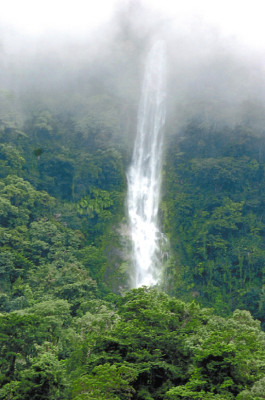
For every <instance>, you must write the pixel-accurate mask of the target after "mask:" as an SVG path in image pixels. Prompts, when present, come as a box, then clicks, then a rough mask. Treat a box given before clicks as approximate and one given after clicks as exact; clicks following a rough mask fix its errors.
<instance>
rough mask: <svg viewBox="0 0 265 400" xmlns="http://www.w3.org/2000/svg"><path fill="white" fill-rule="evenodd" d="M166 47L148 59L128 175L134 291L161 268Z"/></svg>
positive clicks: (155, 48) (156, 276)
mask: <svg viewBox="0 0 265 400" xmlns="http://www.w3.org/2000/svg"><path fill="white" fill-rule="evenodd" d="M165 86H166V85H165V44H164V42H163V41H158V42H156V43H155V44H154V45H153V47H152V49H151V51H150V53H149V55H148V58H147V63H146V69H145V76H144V82H143V87H142V93H141V99H140V103H139V109H138V120H137V135H136V140H135V145H134V151H133V157H132V164H131V166H130V168H129V171H128V198H127V203H128V215H129V223H130V230H131V237H132V259H133V266H134V276H133V279H132V280H133V282H132V286H133V287H140V286H143V285H147V286H152V285H155V284H156V283H157V282H158V280H159V271H160V266H161V265H160V264H161V257H160V253H161V251H160V241H161V238H162V233H161V232H160V230H159V227H158V208H159V200H160V187H161V163H162V145H163V127H164V124H165V116H166V110H165V94H166V93H165Z"/></svg>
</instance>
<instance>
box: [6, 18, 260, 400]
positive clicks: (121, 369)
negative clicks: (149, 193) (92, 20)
mask: <svg viewBox="0 0 265 400" xmlns="http://www.w3.org/2000/svg"><path fill="white" fill-rule="evenodd" d="M122 21H123V19H122ZM125 22H126V21H125ZM137 29H138V27H137ZM118 34H119V35H120V37H119V38H118V39H117V37H116V38H115V41H114V44H113V43H112V46H111V48H108V49H107V50H106V48H105V50H104V51H105V53H104V51H102V53H101V54H100V55H99V54H97V55H95V54H94V53H93V51H91V53H89V54H88V55H87V54H86V55H85V56H84V55H83V53H82V51H83V50H82V49H81V50H82V51H80V53H78V51H76V50H73V48H70V50H69V49H67V51H68V52H69V54H70V56H69V59H67V60H66V59H64V62H62V60H63V57H62V55H61V54H60V53H59V54H56V55H54V54H53V55H50V56H49V57H47V55H46V54H45V52H44V53H43V54H41V55H40V54H38V56H37V57H36V59H29V60H27V59H25V61H24V64H23V63H21V65H20V64H19V67H18V69H16V67H12V65H13V64H12V63H10V65H11V66H10V65H7V66H6V68H3V76H4V78H3V79H2V75H1V76H0V89H1V90H0V242H1V248H0V399H1V400H41V399H43V400H67V399H69V400H71V399H72V400H107V399H109V400H125V399H135V400H181V399H182V400H204V399H206V400H207V399H208V400H229V399H231V400H232V399H237V400H261V399H265V333H264V329H265V317H264V312H265V282H264V279H265V270H264V264H265V239H264V235H265V213H264V209H265V207H264V206H265V129H264V126H265V125H264V123H265V121H264V115H265V114H264V106H263V103H262V102H260V101H259V100H255V99H254V100H252V99H251V98H250V97H248V96H245V98H247V101H245V102H243V101H242V102H241V100H242V96H241V94H240V93H239V92H236V93H237V95H238V103H237V104H236V105H233V107H234V108H233V107H232V106H231V107H230V106H227V104H226V106H225V105H224V98H223V97H222V96H223V92H222V91H219V92H218V90H217V89H218V85H217V84H216V82H219V83H220V87H221V86H222V87H223V83H224V82H225V81H227V80H228V78H229V79H231V76H232V75H231V74H232V72H231V71H233V69H235V70H236V72H237V71H239V67H238V65H237V64H236V63H234V62H232V61H231V58H229V57H226V58H225V61H223V63H222V62H221V58H220V57H219V59H218V61H216V57H213V59H212V60H207V61H209V67H208V70H207V71H208V72H209V71H217V72H216V75H217V76H218V79H216V76H215V75H214V73H213V76H212V77H211V76H210V74H207V71H206V72H205V68H206V67H205V65H203V68H202V69H203V71H204V78H203V79H205V81H207V82H208V81H209V80H211V79H212V86H211V82H210V84H209V85H208V86H207V90H208V91H210V92H211V93H212V92H215V96H216V97H215V100H216V98H217V97H218V96H219V98H218V99H217V100H218V101H216V103H214V101H213V99H212V98H211V97H209V99H208V100H207V101H206V100H205V98H206V97H207V96H208V94H209V93H208V92H207V93H206V94H205V98H204V100H203V99H201V98H199V99H196V98H195V95H194V98H193V99H192V101H193V102H191V99H190V98H189V99H188V104H184V100H183V102H182V100H181V99H182V97H181V96H183V91H182V89H183V87H182V86H181V83H182V82H183V85H184V84H186V83H185V81H184V80H183V79H182V80H181V79H177V78H178V73H179V72H175V75H174V74H173V72H172V71H173V69H174V68H173V67H171V70H170V68H169V75H170V76H169V83H168V86H169V87H170V91H169V92H170V93H169V96H168V118H167V125H166V129H165V143H164V161H163V190H162V198H161V206H160V211H159V212H160V223H161V229H162V231H163V233H164V234H165V237H166V238H167V240H165V243H164V248H163V249H162V251H163V254H164V264H163V267H162V276H161V284H160V285H159V286H158V287H151V288H148V287H141V288H138V289H130V284H129V282H130V269H131V262H130V247H131V244H130V237H129V232H128V222H127V215H126V207H125V203H126V191H127V182H126V172H127V170H128V166H129V163H130V160H131V153H132V146H133V140H134V137H135V127H136V114H137V102H138V99H139V91H140V89H139V88H140V84H141V83H140V82H141V67H142V65H143V60H144V55H145V53H146V49H147V47H148V45H149V42H148V40H146V37H145V38H144V40H142V38H141V36H140V35H139V34H138V36H137V34H136V31H133V32H131V31H130V26H129V25H128V24H127V23H123V24H122V23H120V32H119V33H118ZM132 37H133V40H132ZM121 38H122V40H121ZM174 46H175V44H174ZM174 46H173V47H174ZM185 46H186V47H185ZM106 47H107V46H106ZM169 47H170V46H169ZM91 48H93V46H91ZM186 48H187V43H184V44H183V49H184V54H185V57H186V58H187V59H188V57H187V54H186ZM180 49H181V46H180ZM169 50H170V49H169ZM75 51H76V52H75ZM170 51H171V55H170V56H171V57H172V53H173V50H172V48H171V50H170ZM174 51H175V47H174ZM0 53H1V52H0ZM67 54H68V53H67ZM42 57H43V58H45V63H43V59H42ZM60 57H61V58H60ZM82 57H83V58H84V59H85V60H86V62H87V63H83V64H82V63H80V65H81V66H80V67H79V69H78V68H77V65H79V62H80V60H83V58H82ZM86 57H88V58H89V62H88V61H87V59H86ZM182 57H183V55H182ZM90 58H91V59H90ZM58 60H59V61H58ZM65 60H66V61H65ZM110 60H111V62H110ZM135 60H136V61H135ZM188 61H189V60H188ZM27 62H28V64H27ZM75 62H76V64H75ZM186 62H187V60H186ZM34 65H35V69H34ZM36 65H37V66H36ZM90 65H93V68H91V67H90ZM187 65H188V68H189V73H190V78H189V79H190V81H192V78H191V76H193V75H194V79H195V75H196V74H197V73H199V72H198V71H197V70H196V71H195V70H194V71H195V72H196V74H195V73H194V74H193V72H194V71H193V70H192V66H191V65H190V64H189V62H187ZM217 65H218V68H217ZM174 66H175V64H174ZM12 68H13V70H12ZM194 68H195V67H194ZM196 68H197V67H196ZM240 68H241V67H240ZM183 69H185V68H184V67H183ZM10 70H11V72H10ZM179 70H180V66H178V69H177V68H176V71H179ZM18 71H19V72H18ZM21 71H22V72H21ZM242 71H243V72H242ZM200 73H201V72H200ZM240 73H241V74H243V75H244V74H245V75H244V76H247V73H246V71H245V70H244V69H242V68H241V69H240ZM9 74H11V75H12V74H13V75H12V79H11V78H10V80H11V81H12V82H11V83H12V84H10V85H9V87H8V88H7V89H2V87H3V88H4V87H6V86H8V85H7V84H4V83H5V82H8V76H9ZM19 74H20V75H19ZM34 74H35V75H34ZM62 74H64V76H63V78H62V77H61V75H62ZM22 75H23V77H22V78H21V76H22ZM36 76H37V77H38V78H36ZM14 77H15V79H14ZM203 79H202V78H201V81H200V82H203ZM231 80H232V79H231ZM246 80H247V79H246ZM176 81H177V82H179V83H178V85H177V86H176V85H175V82H176ZM14 82H15V83H14ZM36 82H37V83H36ZM213 82H214V83H213ZM219 83H218V84H219ZM12 85H13V86H12ZM174 85H175V86H176V87H175V86H174ZM198 85H199V84H198ZM216 85H217V86H216ZM240 85H241V83H240ZM201 86H202V87H204V86H205V85H204V84H203V83H201ZM215 89H216V90H215ZM197 90H198V92H200V90H201V88H197ZM255 90H256V88H255ZM194 92H195V91H194ZM239 94H240V95H239ZM206 95H207V96H206ZM191 97H192V96H191ZM235 97H236V95H235ZM176 99H177V100H176ZM185 99H186V100H187V97H186V98H185ZM196 101H197V102H199V103H200V106H199V107H198V104H197V103H196ZM231 102H232V100H231ZM182 103H183V104H182ZM234 103H235V102H234ZM220 104H222V108H220V110H219V108H218V107H219V106H220ZM229 104H230V103H229ZM209 105H210V106H209ZM225 107H226V108H227V109H226V111H225V112H224V110H225ZM209 108H211V115H209V113H208V110H209ZM228 109H229V110H228ZM235 109H236V110H237V111H238V113H239V114H240V116H239V117H238V118H237V120H236V123H235V122H234V121H232V120H231V114H232V113H233V112H234V111H235ZM219 111H220V112H219ZM228 111H229V112H230V113H229V112H228ZM222 112H224V113H222ZM180 114H182V115H184V114H185V118H184V117H183V118H180Z"/></svg>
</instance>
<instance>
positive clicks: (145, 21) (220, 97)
mask: <svg viewBox="0 0 265 400" xmlns="http://www.w3.org/2000/svg"><path fill="white" fill-rule="evenodd" d="M150 7H151V6H150V5H149V4H148V2H143V3H141V2H123V3H119V4H116V3H115V4H113V10H112V11H113V12H112V13H111V15H109V19H106V18H105V20H104V21H101V22H100V23H98V24H97V25H96V24H94V26H93V27H92V28H90V29H86V30H84V29H83V31H82V29H80V30H77V31H67V29H66V30H65V31H64V30H61V31H59V30H58V31H52V30H46V31H45V32H38V33H36V32H35V33H34V32H33V33H32V32H31V33H27V34H26V33H25V32H24V33H21V32H19V30H17V31H16V29H15V28H14V27H12V28H11V27H8V26H4V24H2V27H1V30H0V44H1V47H0V55H1V61H0V63H1V74H0V96H1V109H2V111H1V114H5V115H7V114H8V115H9V118H10V119H13V121H16V122H17V123H21V121H24V120H25V119H27V118H28V116H29V115H30V114H31V113H32V112H33V111H34V110H36V109H48V110H50V111H52V112H53V113H55V114H56V113H59V114H67V115H71V116H72V117H73V118H74V119H77V120H78V121H79V123H81V124H82V123H84V124H85V122H82V121H85V120H86V118H87V116H88V115H90V116H91V115H92V116H93V118H96V119H100V120H102V119H103V120H104V119H105V120H106V123H107V120H108V119H110V118H112V119H113V120H115V121H114V122H113V123H114V124H115V127H116V134H117V135H118V136H125V137H126V140H127V139H128V141H129V143H131V142H132V141H133V137H134V135H135V129H134V128H135V118H136V112H137V104H138V100H139V96H140V87H141V81H142V78H143V69H144V63H145V58H146V54H147V52H148V50H149V48H150V46H151V45H152V43H153V42H154V41H155V40H156V39H157V38H162V39H163V40H165V42H166V45H167V58H168V60H167V64H168V79H167V82H168V91H167V92H168V99H167V114H168V116H167V133H168V134H176V133H177V132H178V131H179V130H181V129H182V127H183V126H185V125H186V124H187V123H189V122H190V121H192V120H198V119H199V120H201V121H204V123H205V124H208V126H211V125H216V124H217V125H220V126H227V125H228V126H235V125H238V124H241V123H242V122H243V121H244V123H246V119H248V121H250V120H251V121H252V123H253V126H255V128H256V129H259V130H263V125H264V100H265V93H264V88H265V82H264V76H265V71H264V62H263V60H262V57H261V54H262V52H261V50H260V49H256V48H251V46H249V45H247V44H245V43H244V42H243V41H240V40H239V39H238V38H237V37H235V36H231V35H225V34H224V33H223V32H222V31H221V29H220V28H218V26H216V25H214V24H213V23H210V22H209V21H205V20H203V19H201V18H195V17H192V16H189V17H186V19H185V18H184V17H183V18H182V20H181V21H180V19H174V18H172V17H171V16H170V14H168V15H167V14H166V13H163V14H161V13H159V11H158V10H156V9H155V8H152V7H151V8H150Z"/></svg>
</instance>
